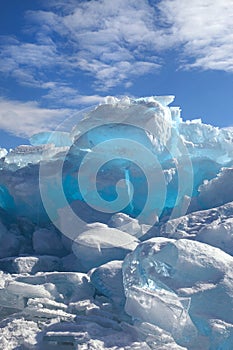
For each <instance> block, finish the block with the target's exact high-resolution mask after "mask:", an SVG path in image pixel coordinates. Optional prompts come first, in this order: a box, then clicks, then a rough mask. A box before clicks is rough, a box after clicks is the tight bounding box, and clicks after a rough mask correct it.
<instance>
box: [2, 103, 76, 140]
mask: <svg viewBox="0 0 233 350" xmlns="http://www.w3.org/2000/svg"><path fill="white" fill-rule="evenodd" d="M70 113H71V111H70V110H68V109H47V108H41V107H40V106H39V105H38V103H36V102H26V103H23V102H20V101H10V100H6V99H3V98H2V99H0V129H3V130H5V131H7V132H9V133H12V134H14V135H16V136H20V137H30V136H31V135H33V134H35V133H37V132H40V131H48V130H54V129H55V128H56V127H57V126H58V125H59V124H60V123H61V122H62V121H63V120H64V119H65V118H66V117H68V116H69V115H70Z"/></svg>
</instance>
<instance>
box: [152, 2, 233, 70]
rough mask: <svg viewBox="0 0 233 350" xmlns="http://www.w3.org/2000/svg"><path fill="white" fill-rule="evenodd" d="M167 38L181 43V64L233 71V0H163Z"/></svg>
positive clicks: (176, 43)
mask: <svg viewBox="0 0 233 350" xmlns="http://www.w3.org/2000/svg"><path fill="white" fill-rule="evenodd" d="M159 8H160V10H161V14H162V18H163V19H164V22H165V23H166V24H167V29H166V32H167V41H168V42H169V44H170V45H171V46H178V47H180V52H181V53H182V61H183V63H182V64H181V67H183V68H201V69H205V70H206V69H217V70H223V71H228V72H233V3H232V0H221V1H212V0H193V1H190V2H188V4H187V0H163V1H161V2H160V4H159Z"/></svg>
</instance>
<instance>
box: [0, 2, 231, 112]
mask: <svg viewBox="0 0 233 350" xmlns="http://www.w3.org/2000/svg"><path fill="white" fill-rule="evenodd" d="M46 6H47V8H46V7H44V8H46V10H43V11H29V12H27V13H26V17H25V18H26V19H27V27H26V28H24V34H25V35H24V37H23V41H20V40H19V39H15V38H10V37H5V39H4V40H3V44H2V50H1V56H0V71H2V72H3V73H4V74H8V75H9V76H12V77H14V78H15V79H16V80H17V81H18V82H20V84H24V85H27V86H32V87H39V88H41V89H43V90H44V97H45V98H47V100H50V101H52V100H53V101H54V102H55V98H54V99H53V97H54V96H59V102H61V101H63V102H64V103H65V101H67V106H68V105H69V104H70V101H73V102H74V101H77V100H78V99H79V96H80V95H81V94H82V93H81V92H80V91H81V90H82V87H81V86H78V84H79V83H78V82H77V81H78V77H79V76H80V74H81V75H82V76H83V75H84V76H85V75H86V76H88V77H90V78H89V80H90V84H92V93H93V95H97V96H98V95H99V94H100V93H101V92H102V93H104V94H105V93H106V92H107V93H111V89H112V88H114V87H116V86H117V85H120V86H121V87H122V90H124V89H125V88H126V89H127V87H129V86H130V85H131V84H132V83H133V81H134V79H135V78H137V77H140V76H143V75H145V74H148V73H154V72H156V71H158V70H159V69H160V67H161V66H162V65H163V64H165V63H164V62H165V61H166V60H164V61H163V59H164V58H165V59H166V52H167V51H166V50H167V49H169V50H170V51H169V53H170V54H171V52H172V50H173V49H175V52H176V60H177V62H178V63H177V64H178V66H179V68H181V69H192V68H201V69H220V70H224V71H233V58H232V57H233V6H232V0H221V1H212V0H193V1H191V2H187V0H161V1H148V0H138V1H135V0H127V1H125V0H114V1H109V0H98V1H97V0H90V1H87V0H86V1H75V0H69V1H64V0H59V1H55V0H52V1H50V2H49V5H46ZM26 35H27V36H26ZM26 38H27V40H26ZM177 53H178V54H177ZM51 81H53V82H54V83H53V85H52V84H51ZM74 81H75V83H74ZM49 84H50V86H49ZM90 84H89V85H90ZM90 91H91V90H90ZM73 102H71V103H73ZM58 105H59V103H58ZM54 106H55V105H54Z"/></svg>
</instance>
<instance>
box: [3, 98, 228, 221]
mask: <svg viewBox="0 0 233 350" xmlns="http://www.w3.org/2000/svg"><path fill="white" fill-rule="evenodd" d="M173 99H174V97H172V96H164V97H161V96H160V97H158V96H155V97H147V98H136V99H135V98H128V97H124V98H122V99H117V98H113V97H112V98H110V97H109V98H107V99H106V103H103V104H101V105H99V106H96V107H93V108H92V109H89V110H88V111H84V113H83V118H82V119H81V120H80V121H79V122H78V123H77V121H76V123H77V125H76V126H74V128H73V130H72V131H71V132H70V133H68V132H61V131H54V132H52V133H40V134H37V135H34V136H32V138H31V143H32V146H19V147H17V148H16V149H14V150H11V151H10V152H8V153H7V154H6V152H5V151H4V150H3V151H1V152H2V153H1V154H3V155H4V157H3V158H2V159H1V161H0V204H1V207H2V208H4V209H5V210H7V211H9V212H11V213H12V211H14V213H15V214H16V215H26V216H28V218H30V219H32V220H33V221H36V220H37V221H39V222H45V221H47V222H48V220H50V219H52V220H55V219H57V218H58V216H59V215H58V211H59V209H61V208H63V207H64V206H65V205H72V206H75V207H76V208H77V212H81V211H82V207H83V204H82V203H84V204H85V203H88V207H85V210H84V211H85V212H86V213H87V214H86V217H89V218H90V217H91V216H92V215H94V214H93V210H94V211H95V213H99V216H98V217H97V221H102V222H108V221H109V219H110V217H111V215H112V214H114V213H119V212H123V213H125V214H127V215H130V216H131V217H137V218H138V220H139V221H140V222H141V223H145V224H154V223H155V222H156V221H157V219H158V218H159V217H163V216H166V215H167V213H170V214H169V215H171V214H172V218H174V217H176V216H181V215H183V214H185V212H186V210H187V207H188V206H189V203H190V200H191V207H190V208H191V209H190V210H201V209H207V208H210V207H211V203H212V199H211V200H210V203H208V198H209V195H208V188H209V187H210V184H211V183H212V182H213V184H214V186H215V183H216V184H217V182H218V183H219V185H218V186H219V191H221V193H226V194H225V195H226V196H227V200H229V198H230V199H231V193H232V190H231V189H230V190H229V186H225V187H224V183H222V184H220V182H223V181H222V180H221V179H223V178H225V177H226V176H228V175H227V174H225V173H226V172H229V171H228V170H221V168H222V167H225V168H228V167H230V165H231V164H232V161H233V160H232V158H233V156H232V155H233V132H232V130H231V129H220V128H217V127H213V126H211V125H206V124H203V123H202V122H201V121H200V120H194V121H186V122H185V121H183V120H182V118H181V116H180V109H179V108H178V107H174V106H172V107H169V106H168V105H169V103H171V102H172V101H173ZM79 117H80V115H79ZM74 123H75V120H74ZM59 174H60V175H59ZM77 174H79V175H78V178H77ZM218 174H221V175H218ZM58 176H62V179H60V180H59V179H58ZM229 176H230V175H229ZM215 178H217V180H216V181H217V182H216V181H215V180H214V179H215ZM54 179H56V180H54ZM207 181H208V183H209V184H208V185H207ZM61 187H62V189H61ZM226 187H227V189H226ZM61 191H63V192H64V195H65V197H64V196H63V192H62V193H61ZM43 193H45V196H46V197H48V200H47V201H48V202H49V204H48V206H49V208H50V212H51V213H50V215H49V216H50V217H49V218H48V216H47V214H48V208H45V209H46V211H45V210H44V206H43V204H45V203H43V204H42V201H41V194H43ZM42 197H43V196H42ZM42 199H43V198H42ZM223 201H224V199H222V202H220V200H215V199H214V203H213V205H220V204H224V203H223ZM43 202H45V201H44V200H43ZM33 203H36V205H33ZM104 213H105V214H108V213H109V214H110V215H108V216H106V215H104ZM102 214H103V215H102ZM84 215H85V213H84ZM95 216H96V215H95ZM86 220H87V219H86V218H85V221H86ZM93 221H95V220H93Z"/></svg>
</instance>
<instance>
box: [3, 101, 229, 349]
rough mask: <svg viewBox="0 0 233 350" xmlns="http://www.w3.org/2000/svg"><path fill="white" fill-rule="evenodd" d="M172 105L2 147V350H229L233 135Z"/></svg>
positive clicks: (104, 116)
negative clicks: (186, 117)
mask: <svg viewBox="0 0 233 350" xmlns="http://www.w3.org/2000/svg"><path fill="white" fill-rule="evenodd" d="M173 100H174V97H173V96H162V97H159V96H154V97H148V98H128V97H124V98H121V99H117V98H113V97H109V98H107V99H106V102H105V103H103V104H101V105H99V106H95V107H93V108H89V109H88V110H85V111H83V112H82V114H83V116H82V118H81V120H80V121H79V119H80V118H79V117H80V113H79V115H78V116H77V120H75V118H73V120H74V128H73V130H72V131H71V132H64V131H60V130H58V131H55V132H46V133H40V134H37V135H34V136H32V138H31V146H28V145H27V146H19V147H17V148H16V149H14V150H10V151H9V152H7V151H6V150H4V149H0V307H1V315H0V334H1V336H0V348H3V349H6V350H13V349H16V348H25V349H26V348H27V349H29V348H30V349H35V350H45V349H47V348H48V349H50V348H51V347H56V348H57V349H63V348H67V347H68V348H71V347H73V348H75V347H78V348H80V349H86V348H93V349H99V350H110V349H113V348H114V349H116V350H121V349H126V350H131V349H135V350H136V349H139V348H140V349H142V350H150V349H155V350H161V349H177V350H178V349H187V350H200V349H201V350H220V349H224V350H231V349H232V348H233V319H232V314H233V312H232V310H233V288H232V281H233V276H232V269H233V265H232V264H233V262H232V255H233V245H232V244H233V231H232V230H233V202H232V201H233V189H232V167H233V131H232V129H220V128H217V127H213V126H211V125H205V124H203V123H202V122H201V121H200V120H193V121H186V122H185V121H183V120H182V118H181V114H180V108H179V107H174V106H172V107H169V104H171V103H172V102H173ZM219 205H220V206H219Z"/></svg>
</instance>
